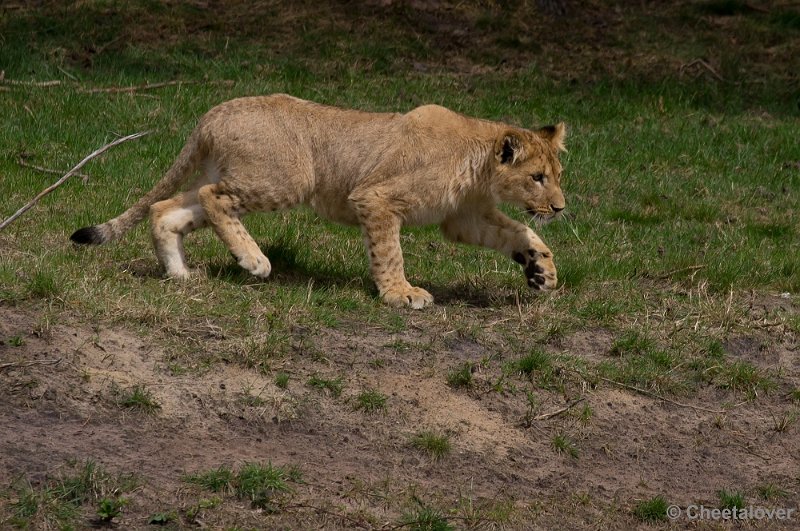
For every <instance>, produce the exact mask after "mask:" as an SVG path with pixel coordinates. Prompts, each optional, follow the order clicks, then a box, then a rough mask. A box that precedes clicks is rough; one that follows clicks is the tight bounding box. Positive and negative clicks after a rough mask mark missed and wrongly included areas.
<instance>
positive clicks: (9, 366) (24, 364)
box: [0, 358, 62, 371]
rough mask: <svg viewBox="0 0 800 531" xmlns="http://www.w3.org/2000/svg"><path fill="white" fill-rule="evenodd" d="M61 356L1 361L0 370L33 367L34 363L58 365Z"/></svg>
mask: <svg viewBox="0 0 800 531" xmlns="http://www.w3.org/2000/svg"><path fill="white" fill-rule="evenodd" d="M61 359H62V358H56V359H53V360H33V361H25V362H21V361H17V362H11V363H3V364H2V365H0V371H2V370H4V369H12V368H13V369H21V368H22V367H33V366H34V365H58V364H59V363H61Z"/></svg>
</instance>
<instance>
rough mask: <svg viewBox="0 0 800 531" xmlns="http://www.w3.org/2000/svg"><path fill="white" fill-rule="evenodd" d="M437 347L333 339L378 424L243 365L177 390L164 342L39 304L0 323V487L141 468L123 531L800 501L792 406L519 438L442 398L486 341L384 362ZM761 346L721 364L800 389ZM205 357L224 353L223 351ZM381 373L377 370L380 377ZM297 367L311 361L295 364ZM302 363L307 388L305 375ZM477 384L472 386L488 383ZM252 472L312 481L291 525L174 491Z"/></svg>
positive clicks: (520, 424)
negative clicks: (424, 443) (281, 470)
mask: <svg viewBox="0 0 800 531" xmlns="http://www.w3.org/2000/svg"><path fill="white" fill-rule="evenodd" d="M429 333H430V332H425V331H421V330H420V331H417V332H404V333H402V334H401V335H400V336H396V335H391V334H386V333H375V332H374V331H348V332H343V331H341V330H335V331H330V332H326V333H325V336H326V337H324V338H318V339H320V340H321V341H322V342H324V344H325V345H326V353H327V357H328V362H329V363H328V366H329V367H330V370H331V373H332V374H335V373H337V371H342V370H347V369H346V368H349V369H350V370H351V371H352V374H356V375H358V376H357V377H356V378H357V380H363V384H364V387H365V388H366V387H369V386H375V387H377V388H379V389H381V390H382V391H383V392H384V393H386V394H387V395H388V396H389V398H388V407H387V410H386V412H384V413H375V414H370V415H368V414H365V413H364V412H362V411H356V410H355V408H354V407H353V404H352V401H351V400H350V399H348V394H352V393H355V391H356V390H357V389H353V388H351V389H346V390H345V392H344V395H343V397H340V398H339V399H333V398H332V397H328V396H326V395H325V394H324V393H319V392H316V391H313V390H309V389H308V388H307V387H305V386H304V385H303V384H302V383H301V382H297V381H292V382H291V383H290V385H289V387H288V389H287V390H282V389H280V388H278V387H276V385H275V384H274V382H273V381H272V379H271V378H267V377H265V376H262V375H260V374H259V373H257V372H256V371H253V370H248V369H245V368H242V367H238V366H234V365H220V364H218V365H216V366H214V367H212V368H211V369H210V370H208V371H206V372H204V373H201V374H197V373H187V374H182V375H181V374H179V375H175V374H173V373H172V372H171V371H169V370H168V369H167V367H166V364H165V359H166V357H165V349H164V348H163V347H161V346H159V342H158V340H154V339H153V338H149V337H148V338H144V337H137V335H136V334H134V333H132V332H130V331H127V330H125V329H120V328H117V327H114V328H106V327H103V326H94V327H93V326H91V325H88V324H85V323H81V322H77V321H73V320H72V319H70V318H69V317H68V316H61V317H60V318H59V319H58V323H57V324H55V325H48V324H47V323H46V322H43V313H42V312H41V311H39V310H37V309H36V308H23V307H0V337H2V338H10V337H20V338H22V340H23V344H22V345H20V346H12V345H9V344H8V343H7V342H6V343H5V344H2V345H0V350H2V356H0V360H2V364H0V433H2V437H0V484H3V485H10V484H12V483H13V482H14V480H15V479H19V478H23V477H24V478H27V479H28V480H29V481H30V482H31V483H36V482H43V481H45V480H46V479H47V478H52V477H57V476H58V475H59V473H61V472H62V469H63V468H64V467H65V463H68V462H70V460H75V459H77V460H82V459H86V458H90V459H93V460H95V461H96V462H98V463H101V464H103V466H105V467H106V468H107V470H109V471H111V472H127V473H131V472H133V473H135V474H136V475H137V477H138V478H139V487H138V488H137V489H136V490H135V491H134V492H132V493H130V494H127V495H126V497H127V498H128V499H129V500H130V503H129V505H128V506H126V508H125V511H124V513H123V515H122V516H120V517H119V519H118V523H117V525H118V526H119V527H121V528H125V529H128V528H142V527H147V521H148V517H149V516H150V515H152V514H155V513H158V512H162V511H167V510H170V509H173V510H175V509H177V510H178V511H179V512H180V514H181V517H180V520H179V522H180V524H181V525H201V526H209V527H212V528H217V527H222V526H226V527H230V526H244V527H255V528H264V527H274V526H289V527H292V528H294V527H301V528H315V527H326V528H337V527H342V528H350V527H367V528H381V527H392V526H393V525H394V523H395V522H396V521H397V518H398V514H399V513H401V512H402V511H403V510H404V507H406V506H407V504H408V503H410V502H409V500H413V499H414V497H415V496H420V497H423V496H424V497H425V498H426V499H429V500H430V499H433V500H441V501H442V502H445V503H446V504H449V505H454V504H458V503H462V504H470V505H471V506H472V507H483V508H488V509H487V512H486V513H485V514H490V513H489V511H490V509H491V508H495V510H496V507H497V506H498V505H500V504H507V505H508V504H512V505H513V507H514V509H515V511H513V513H512V514H513V515H514V516H513V517H512V518H510V519H509V520H508V521H506V522H504V523H503V525H505V526H506V527H510V528H520V529H521V528H529V527H542V528H549V527H553V526H556V527H561V526H564V525H566V526H567V527H612V528H629V527H632V526H636V525H643V524H641V523H640V522H639V521H638V520H636V519H635V518H634V517H633V516H632V515H631V514H630V510H631V507H632V506H633V505H634V504H635V502H636V500H639V499H644V498H648V497H651V496H653V495H656V494H662V495H664V496H665V497H667V499H669V500H670V501H671V502H673V503H676V504H679V505H681V506H684V507H685V506H687V505H690V504H693V503H696V504H706V505H708V506H710V507H716V506H718V500H717V491H718V490H720V489H733V488H736V489H742V488H744V489H755V488H756V487H757V486H759V485H764V484H774V485H779V486H782V488H784V489H787V492H786V496H787V497H784V498H781V499H779V500H772V501H759V500H757V499H753V504H754V505H758V506H764V507H771V506H772V507H797V506H798V503H799V502H800V495H798V490H800V489H798V488H797V481H798V471H799V470H800V458H799V457H798V456H800V440H798V438H797V431H796V427H795V426H790V427H789V428H788V430H786V431H785V432H779V431H777V430H776V429H775V423H776V419H778V418H780V416H781V415H783V414H784V412H785V411H786V410H787V402H788V400H787V398H786V397H785V396H780V395H779V394H772V395H771V396H767V397H760V399H759V400H758V401H757V402H752V401H747V400H744V399H743V400H742V402H741V403H739V404H735V407H733V408H730V409H729V410H728V412H727V413H724V414H722V413H715V412H712V410H720V411H721V410H722V405H723V401H724V402H727V401H728V400H730V398H731V396H732V395H731V394H730V393H729V392H727V391H726V392H722V391H719V390H715V389H713V388H708V389H705V390H703V391H701V393H700V395H699V396H698V397H697V398H696V399H692V400H687V401H686V402H683V401H682V400H680V399H677V398H676V401H680V402H681V405H678V404H675V403H671V402H668V401H664V400H660V399H656V398H652V397H648V396H643V395H641V394H637V393H632V392H630V391H629V390H624V389H616V388H613V387H610V388H609V387H598V388H597V389H594V390H591V389H588V390H587V392H586V394H585V396H586V401H587V403H588V404H589V405H590V406H591V408H592V409H593V415H592V419H591V421H590V422H588V423H585V424H581V423H579V422H577V421H576V420H575V419H574V418H571V417H570V415H569V414H564V415H561V414H559V415H554V416H552V417H550V418H545V419H540V420H535V419H534V420H532V421H529V422H525V404H524V400H523V399H522V398H521V397H519V396H514V395H513V394H509V393H486V392H482V391H480V389H482V386H481V385H477V386H475V388H474V389H473V390H470V391H464V390H457V389H452V388H451V387H448V386H447V385H446V384H445V382H444V372H445V369H446V368H447V366H450V365H452V363H453V360H454V359H455V360H457V359H459V358H462V357H465V356H466V357H469V358H473V359H474V358H475V357H476V356H480V355H481V353H480V350H481V349H483V348H484V347H482V346H481V345H479V344H477V343H474V342H471V341H469V340H456V341H454V342H452V343H451V351H450V352H446V353H443V352H441V351H438V352H437V355H436V356H434V358H433V359H431V358H430V357H429V355H428V354H427V353H425V352H421V351H415V349H414V348H408V349H404V351H401V352H398V350H397V349H395V348H393V347H392V346H391V345H392V344H393V343H392V342H396V341H397V339H398V337H399V338H400V339H402V340H403V341H404V342H406V343H404V344H408V345H414V344H424V343H425V341H426V340H429V339H430V337H428V335H427V334H429ZM610 339H611V338H610V335H609V334H608V333H607V332H605V331H603V330H593V331H584V332H579V333H577V334H574V335H573V336H570V337H568V338H566V339H565V340H563V341H562V342H561V345H560V347H558V346H554V348H556V349H558V348H561V349H564V350H565V351H570V352H573V353H579V354H580V355H582V356H585V357H586V358H587V359H592V358H598V359H599V358H602V357H603V356H605V355H606V354H607V351H608V349H609V347H610V342H611V341H610ZM757 343H758V339H757V338H748V337H742V338H734V339H732V340H731V342H730V343H729V345H728V348H729V349H730V353H731V354H734V355H739V356H741V357H742V358H746V359H748V360H750V361H751V362H753V363H757V364H758V365H759V366H761V367H765V368H768V369H770V370H774V371H780V373H781V374H782V375H783V376H784V377H785V378H786V379H787V381H789V382H792V383H793V384H795V386H797V384H798V383H800V359H799V358H798V352H797V345H796V344H783V345H782V346H780V347H775V348H770V349H767V350H766V351H763V352H762V351H761V350H759V348H754V347H757ZM208 348H209V349H213V348H214V340H213V339H210V340H209V343H208ZM487 354H489V353H487ZM754 354H755V355H754ZM377 358H380V359H384V360H386V363H383V364H375V363H372V364H371V363H370V360H373V359H377ZM303 361H304V360H303V359H302V353H300V354H296V355H295V357H294V359H293V360H292V361H289V362H287V363H294V364H297V365H299V364H301V363H303ZM308 365H309V372H310V365H313V364H312V363H309V364H308ZM381 365H382V366H381ZM293 369H299V367H298V366H294V367H293ZM476 378H477V379H478V381H479V382H480V379H481V374H480V373H478V374H477V375H476ZM134 384H144V385H146V387H147V388H148V389H150V390H151V391H152V393H153V395H154V398H155V400H156V401H157V402H158V403H159V404H160V405H161V409H160V410H159V411H157V412H156V413H155V414H154V415H148V414H145V413H137V412H131V411H130V410H129V409H125V408H122V407H120V406H119V405H118V404H117V401H116V399H115V393H118V392H119V391H118V390H119V389H126V388H129V387H130V386H132V385H134ZM351 387H355V386H351ZM253 396H255V397H257V398H258V399H257V400H253V399H252V397H253ZM247 397H251V399H247ZM550 399H552V403H547V404H546V405H545V406H544V408H545V411H546V413H545V415H546V414H547V412H556V411H558V410H559V409H560V408H562V407H563V406H565V405H566V404H564V403H563V402H560V401H559V397H558V395H556V394H553V395H552V396H550ZM727 405H728V406H730V404H729V403H728V404H727ZM528 424H529V425H528ZM423 427H424V428H428V429H432V430H439V431H442V432H446V433H449V434H450V435H451V441H452V442H453V451H452V453H451V454H450V455H449V456H446V457H445V458H443V459H442V460H440V461H438V462H434V461H432V460H431V459H430V458H429V457H428V456H427V455H425V454H423V453H420V451H419V450H417V449H414V448H412V447H410V445H409V439H410V438H411V436H412V435H413V434H414V433H416V432H417V431H419V429H420V428H423ZM565 427H566V428H568V429H569V431H570V433H572V434H573V438H574V439H575V440H576V442H577V445H578V447H579V448H580V456H579V458H572V457H569V456H566V455H564V454H559V453H556V452H555V451H554V450H553V448H552V447H551V441H552V437H553V434H554V433H557V432H558V431H559V430H563V429H565ZM255 461H258V462H265V461H271V462H272V463H274V464H277V465H296V466H299V467H300V469H301V470H302V471H303V478H304V482H303V483H300V484H298V485H297V486H296V487H295V492H294V494H293V495H292V497H291V500H290V501H289V502H287V503H288V505H286V506H285V508H284V510H283V511H282V512H281V513H279V514H276V515H270V516H266V515H264V514H263V511H261V510H254V509H251V508H250V507H249V505H248V504H247V503H246V502H243V501H239V500H236V499H226V501H225V502H224V503H223V504H222V505H221V506H220V507H217V508H215V509H214V510H209V511H205V512H203V511H201V512H200V513H199V514H197V515H193V516H194V517H193V518H191V519H190V518H188V517H187V516H186V510H187V508H189V507H191V506H192V505H193V504H196V503H197V501H198V499H201V498H202V497H203V493H202V492H200V491H199V490H198V489H196V488H194V487H190V486H188V485H187V484H186V483H185V482H183V481H182V479H181V478H182V477H183V475H184V474H187V473H193V472H198V471H205V470H209V469H213V468H216V467H219V466H220V465H222V464H227V465H232V466H235V465H237V464H241V463H243V462H255ZM205 496H206V497H208V496H209V494H208V493H206V494H205ZM749 499H750V498H749ZM465 514H466V513H465ZM481 514H484V513H481ZM485 514H484V515H483V516H476V517H475V518H476V520H475V521H471V520H468V519H467V516H465V515H464V514H457V515H454V518H455V520H454V522H455V523H456V525H458V523H459V522H463V523H464V524H465V525H466V524H477V526H478V527H481V526H483V527H486V528H490V527H493V526H494V525H495V524H496V522H494V521H492V520H491V519H490V518H488V517H486V516H485ZM265 518H268V519H265ZM459 518H460V519H461V520H459ZM683 523H687V522H686V521H685V520H684V521H683ZM687 524H688V523H687ZM768 524H769V527H770V528H775V527H780V526H781V525H782V524H781V523H780V522H775V521H772V522H768ZM795 524H796V521H795V522H788V523H785V524H784V527H785V528H786V529H790V528H794V525H795ZM761 525H762V526H767V524H766V523H764V522H762V523H761Z"/></svg>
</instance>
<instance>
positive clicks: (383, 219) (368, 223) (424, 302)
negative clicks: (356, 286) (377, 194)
mask: <svg viewBox="0 0 800 531" xmlns="http://www.w3.org/2000/svg"><path fill="white" fill-rule="evenodd" d="M354 205H355V206H356V211H357V213H358V217H359V221H360V223H361V227H362V230H363V231H364V243H365V244H366V246H367V253H368V254H369V264H370V272H371V273H372V278H373V280H374V281H375V284H376V285H377V287H378V293H379V294H380V296H381V298H382V299H383V301H384V302H385V303H387V304H390V305H392V306H411V307H412V308H414V309H420V308H424V307H425V306H428V305H430V304H432V303H433V295H431V294H430V293H428V292H427V291H425V290H424V289H422V288H417V287H414V286H412V285H411V284H409V283H408V281H407V280H406V275H405V272H404V270H403V251H402V249H401V248H400V226H401V222H400V218H399V217H398V216H396V215H394V214H392V213H391V212H390V211H389V210H388V208H387V207H386V205H373V206H374V207H375V208H369V207H368V206H367V204H365V203H364V202H361V201H354Z"/></svg>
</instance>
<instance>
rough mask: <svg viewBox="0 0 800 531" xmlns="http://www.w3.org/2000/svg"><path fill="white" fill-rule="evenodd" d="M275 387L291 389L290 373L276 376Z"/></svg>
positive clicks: (280, 373) (281, 373)
mask: <svg viewBox="0 0 800 531" xmlns="http://www.w3.org/2000/svg"><path fill="white" fill-rule="evenodd" d="M275 385H276V386H278V387H280V388H281V389H286V388H287V387H289V373H286V372H279V373H278V374H276V375H275Z"/></svg>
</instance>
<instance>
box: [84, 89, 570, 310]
mask: <svg viewBox="0 0 800 531" xmlns="http://www.w3.org/2000/svg"><path fill="white" fill-rule="evenodd" d="M564 129H565V128H564V125H563V124H559V125H557V126H555V127H549V128H544V129H540V130H537V131H529V130H525V129H520V128H516V127H511V126H508V125H505V124H502V123H497V122H490V121H485V120H478V119H474V118H468V117H466V116H462V115H460V114H457V113H455V112H452V111H450V110H448V109H445V108H443V107H439V106H436V105H426V106H423V107H419V108H417V109H414V110H412V111H410V112H408V113H406V114H394V113H385V114H384V113H366V112H360V111H353V110H344V109H338V108H334V107H328V106H323V105H318V104H315V103H312V102H308V101H303V100H300V99H297V98H294V97H291V96H286V95H281V94H278V95H272V96H265V97H252V98H240V99H235V100H232V101H229V102H226V103H223V104H221V105H219V106H217V107H215V108H213V109H211V111H209V112H208V113H207V114H206V115H205V116H204V117H203V118H202V119H201V120H200V123H199V124H198V126H197V128H196V129H195V130H194V132H193V133H192V136H191V138H190V139H189V141H188V142H187V145H186V147H184V149H183V150H182V151H181V154H180V155H179V157H178V159H177V161H176V162H175V164H174V165H173V167H172V168H171V169H170V171H169V172H168V173H167V174H166V176H165V177H164V178H163V179H162V180H161V181H160V182H159V183H158V184H156V186H155V187H154V188H153V190H151V191H150V192H148V194H146V195H145V196H144V197H143V198H142V199H141V200H139V201H138V202H137V203H136V205H134V206H133V207H131V208H130V209H129V210H128V211H126V212H125V213H124V214H122V215H121V216H119V217H117V218H115V219H113V220H111V221H109V222H107V223H106V224H104V225H100V226H97V227H92V228H88V229H82V230H84V231H86V230H94V231H95V232H96V234H98V235H100V236H99V238H98V239H97V240H96V241H92V242H90V243H99V242H102V241H107V240H109V239H113V238H116V237H119V236H121V235H122V234H124V233H125V232H126V231H127V230H128V229H130V228H131V227H132V226H133V225H134V224H135V223H137V222H138V221H140V220H141V219H142V218H143V217H144V212H145V211H146V210H147V208H148V207H149V209H150V218H151V222H152V234H153V243H154V246H155V249H156V253H157V255H158V258H159V261H160V262H161V264H162V265H163V266H164V268H165V270H166V274H167V275H168V276H170V277H186V276H188V275H189V270H188V269H187V267H186V261H185V258H184V253H183V243H182V242H183V237H184V236H185V235H186V234H187V233H189V232H191V231H193V230H196V229H198V228H201V227H203V226H205V225H210V226H211V227H212V228H213V229H214V231H215V232H216V234H217V235H218V236H219V237H220V239H221V240H222V241H223V242H224V243H225V245H226V246H227V247H228V248H229V249H230V250H231V252H232V253H233V254H234V256H235V257H236V258H237V260H238V262H239V264H240V265H241V266H242V267H244V268H245V269H247V270H248V271H250V272H251V273H252V274H254V275H256V276H259V277H266V276H268V275H269V274H270V271H271V265H270V262H269V259H268V258H267V257H266V256H264V254H263V253H262V252H261V250H260V249H259V247H258V245H257V244H256V242H255V241H254V240H253V238H252V237H251V236H250V234H248V232H247V231H246V230H245V228H244V226H243V225H242V223H241V221H240V218H241V216H243V215H244V214H246V213H248V212H255V211H271V210H277V209H284V208H290V207H292V206H295V205H298V204H302V203H305V204H309V205H310V206H311V207H312V208H314V210H316V211H317V212H318V213H319V214H320V215H321V216H324V217H326V218H328V219H331V220H334V221H338V222H342V223H348V224H357V225H360V226H361V227H362V230H363V232H364V238H365V242H366V245H367V249H368V254H369V258H370V267H371V272H372V276H373V278H374V280H375V283H376V284H377V287H378V291H379V293H380V295H381V297H382V298H383V300H384V301H386V302H387V303H389V304H392V305H398V306H400V305H408V306H412V307H414V308H421V307H423V306H425V305H427V304H430V303H431V302H433V297H432V296H431V295H430V294H429V293H428V292H427V291H425V290H423V289H421V288H416V287H413V286H411V284H409V283H408V282H407V281H406V277H405V273H404V270H403V255H402V251H401V249H400V228H401V226H403V225H406V224H429V223H440V224H441V228H442V232H443V233H444V235H445V236H446V237H447V238H449V239H452V240H454V241H459V242H465V243H471V244H475V245H482V246H486V247H490V248H493V249H496V250H498V251H500V252H501V253H503V254H505V255H507V256H509V257H512V258H514V259H515V260H516V261H518V262H519V263H521V264H522V265H523V266H524V268H525V272H526V276H527V277H528V283H529V285H531V286H532V287H537V288H541V289H551V288H554V287H555V285H556V269H555V266H554V264H553V258H552V253H551V252H550V250H549V249H548V248H547V246H546V245H545V244H544V243H543V242H542V240H541V239H540V238H539V237H538V236H537V235H536V234H535V233H534V232H533V231H532V230H531V229H530V228H529V227H528V226H527V225H524V224H522V223H519V222H516V221H513V220H512V219H510V218H509V217H507V216H505V215H504V214H502V213H501V212H500V211H499V210H498V209H497V208H496V206H495V205H496V204H498V203H501V202H505V203H510V204H515V205H518V206H520V207H522V208H524V209H526V210H527V211H528V212H530V213H531V214H532V215H534V216H536V217H539V218H542V219H549V218H551V217H553V216H555V215H556V213H557V212H558V211H559V210H561V209H563V208H564V196H563V194H562V192H561V188H560V179H561V164H560V163H559V160H558V151H559V150H562V149H563V148H564V144H563V142H564V135H565V130H564ZM196 170H201V171H199V172H198V171H196ZM195 174H198V176H197V177H195V178H192V179H191V184H190V185H189V186H188V190H187V191H185V192H183V193H180V194H178V195H177V196H175V197H172V198H169V197H170V196H171V195H172V194H174V193H175V192H176V191H177V190H178V189H179V187H180V185H181V184H182V183H184V182H185V181H187V180H189V179H190V178H191V177H192V175H195ZM533 176H538V177H537V178H539V179H540V181H541V182H537V181H536V180H535V179H534V178H533ZM76 234H77V233H76ZM76 241H78V240H77V239H76Z"/></svg>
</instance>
